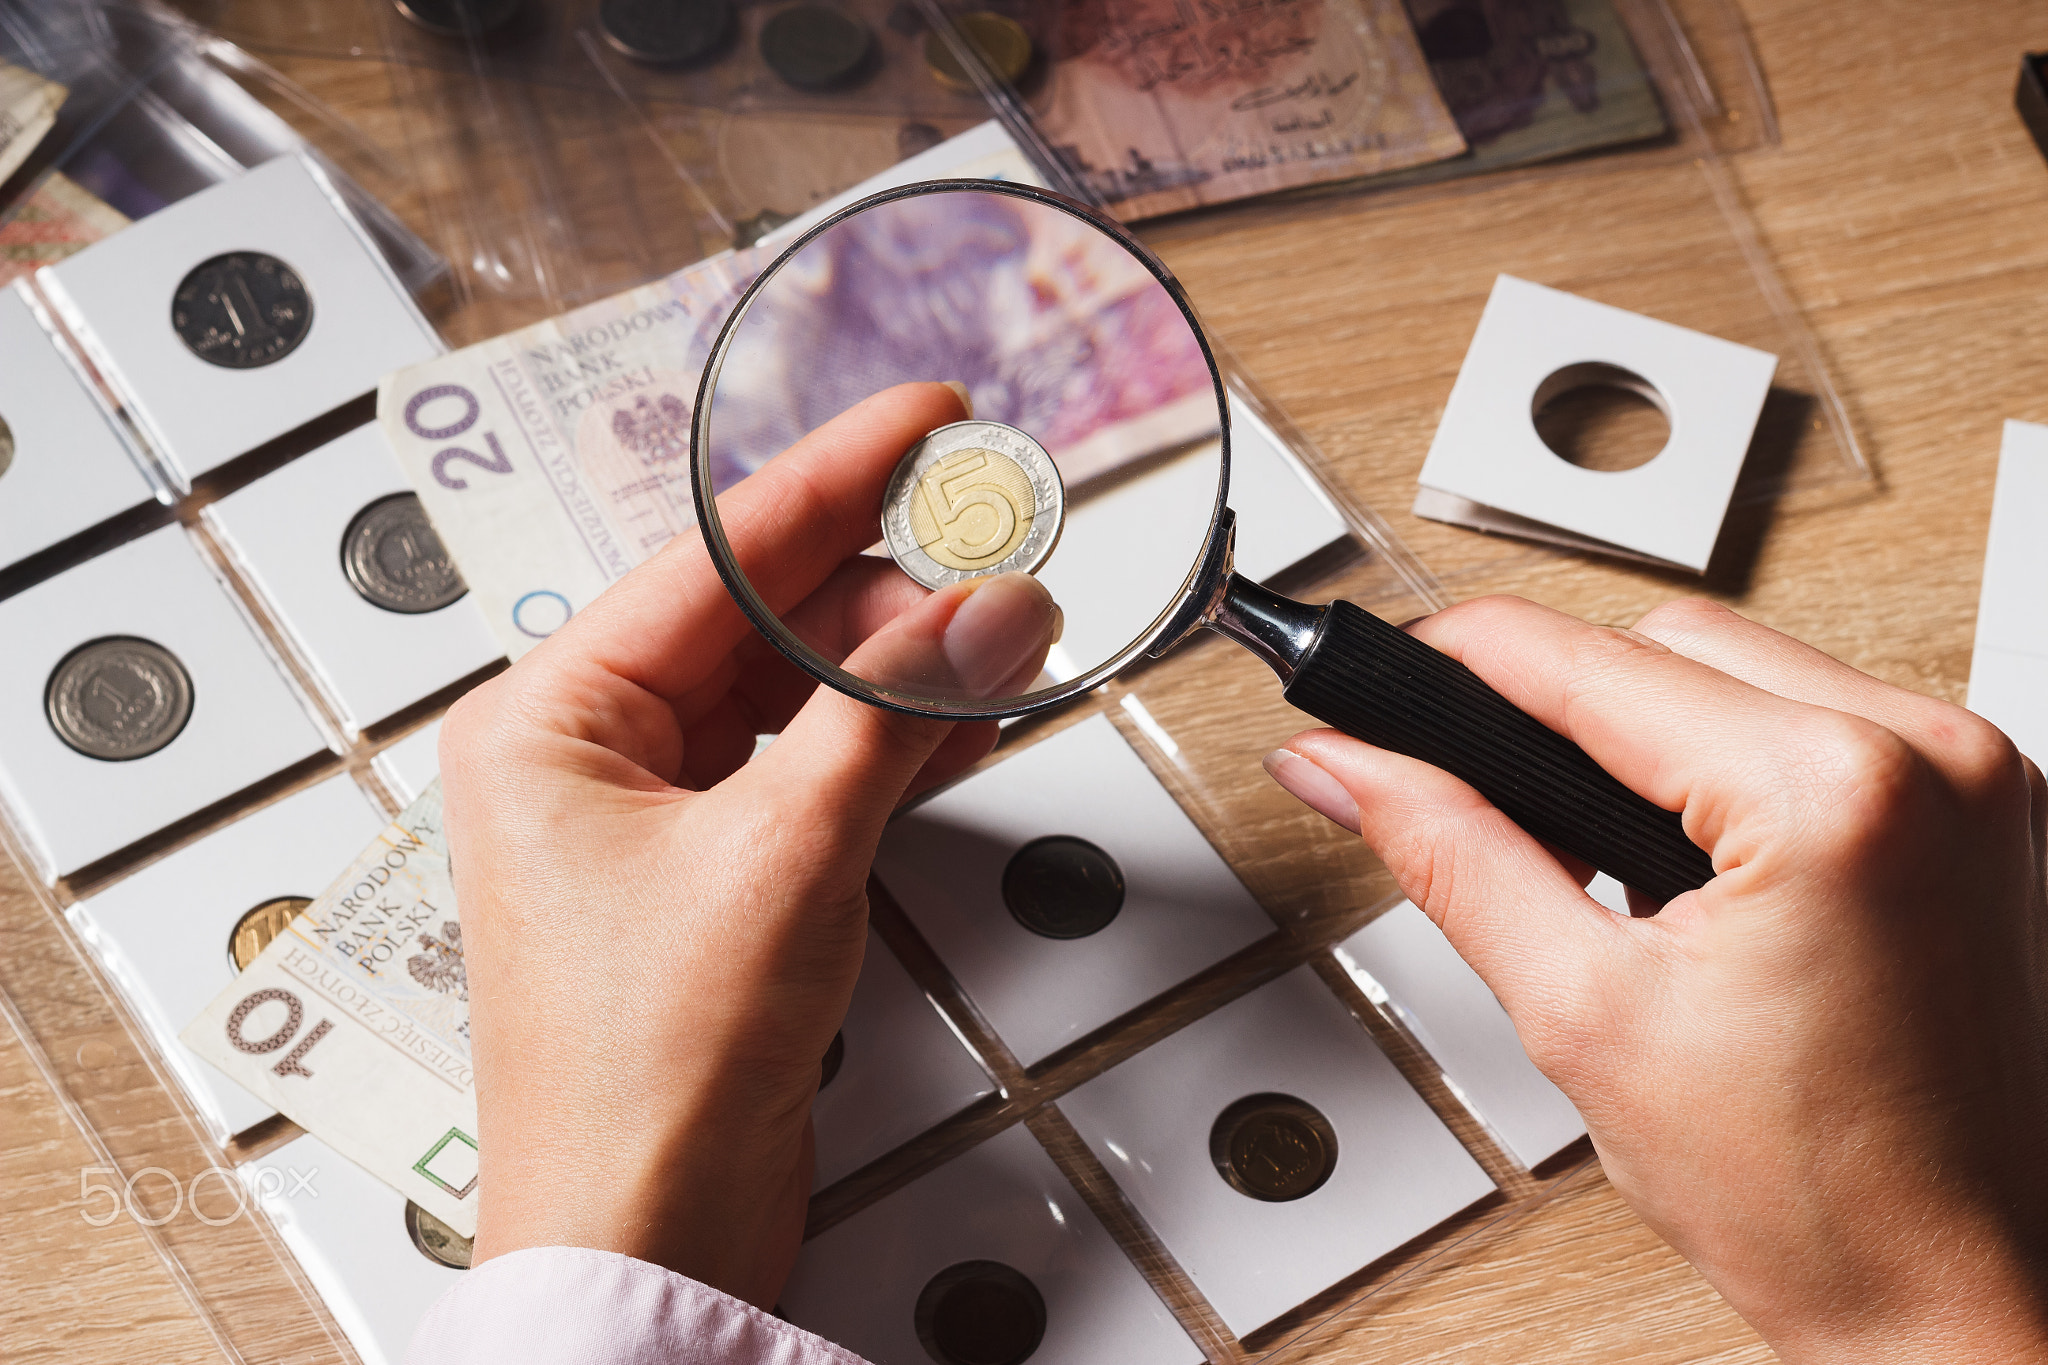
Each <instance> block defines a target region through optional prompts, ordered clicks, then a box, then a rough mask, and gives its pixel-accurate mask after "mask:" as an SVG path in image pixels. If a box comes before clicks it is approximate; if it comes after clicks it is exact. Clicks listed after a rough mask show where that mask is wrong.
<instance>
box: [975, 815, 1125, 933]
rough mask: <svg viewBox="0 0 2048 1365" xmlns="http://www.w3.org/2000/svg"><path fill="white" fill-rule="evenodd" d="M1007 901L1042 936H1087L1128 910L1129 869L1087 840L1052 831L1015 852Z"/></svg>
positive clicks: (1006, 871) (1006, 879) (1007, 872)
mask: <svg viewBox="0 0 2048 1365" xmlns="http://www.w3.org/2000/svg"><path fill="white" fill-rule="evenodd" d="M1003 904H1004V905H1006V906H1008V907H1009V908H1010V914H1011V916H1012V917H1013V918H1014V919H1015V920H1016V921H1017V923H1019V924H1021V925H1023V926H1024V927H1025V928H1026V929H1029V930H1030V931H1031V932H1032V933H1034V934H1037V935H1038V936H1039V937H1040V938H1086V937H1088V935H1090V934H1094V933H1099V932H1101V931H1102V930H1103V929H1105V928H1107V927H1108V925H1109V922H1110V921H1111V920H1113V919H1115V918H1116V914H1117V911H1119V910H1121V909H1123V908H1124V873H1123V869H1122V868H1120V867H1118V866H1117V865H1116V859H1114V858H1112V857H1110V856H1109V855H1108V854H1107V853H1104V852H1103V851H1102V850H1101V849H1099V848H1097V847H1096V846H1095V845H1094V844H1091V843H1089V842H1088V841H1087V840H1086V839H1077V838H1075V837H1074V836H1073V835H1071V834H1048V835H1047V836H1045V837H1044V838H1043V839H1033V840H1032V841H1031V842H1030V843H1028V844H1026V845H1024V847H1022V848H1020V849H1018V850H1017V851H1016V852H1015V853H1013V854H1011V855H1010V861H1009V863H1008V864H1007V865H1006V866H1005V867H1004V868H1003Z"/></svg>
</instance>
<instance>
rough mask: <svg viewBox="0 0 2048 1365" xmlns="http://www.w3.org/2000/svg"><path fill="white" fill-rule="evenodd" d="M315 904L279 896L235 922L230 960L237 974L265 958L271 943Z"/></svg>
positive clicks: (298, 898)
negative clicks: (259, 958) (257, 960)
mask: <svg viewBox="0 0 2048 1365" xmlns="http://www.w3.org/2000/svg"><path fill="white" fill-rule="evenodd" d="M312 903H313V901H312V899H311V898H310V897H307V896H277V897H274V898H273V899H271V900H267V901H265V902H263V903H262V904H261V905H259V906H257V907H256V908H255V909H253V910H250V911H249V912H248V913H247V914H245V915H243V916H242V917H241V918H240V919H239V920H237V921H235V928H234V932H233V933H232V934H230V935H229V936H228V957H229V959H230V960H231V961H233V962H234V964H235V970H236V971H238V972H239V971H242V970H243V969H244V968H246V967H247V966H248V965H249V964H250V963H251V962H254V961H255V960H256V959H257V958H258V957H260V956H262V954H263V950H264V949H265V948H268V947H269V946H270V944H271V940H273V939H275V938H276V937H277V936H278V935H279V934H281V933H283V932H284V931H285V930H286V929H287V928H289V927H290V925H291V922H292V921H293V920H294V919H297V918H298V914H299V911H301V910H303V909H305V908H306V907H307V906H309V905H311V904H312Z"/></svg>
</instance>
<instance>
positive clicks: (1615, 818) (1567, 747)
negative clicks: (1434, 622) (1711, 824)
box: [1287, 602, 1714, 901]
mask: <svg viewBox="0 0 2048 1365" xmlns="http://www.w3.org/2000/svg"><path fill="white" fill-rule="evenodd" d="M1287 700H1288V701H1290V702H1292V703H1293V704H1294V705H1296V706H1298V707H1300V708H1301V709H1302V710H1304V711H1306V712H1308V713H1309V714H1310V715H1312V716H1314V717H1315V718H1316V719H1317V720H1320V721H1323V722H1325V723H1327V724H1330V725H1334V726H1336V727H1337V728H1338V729H1339V730H1342V731H1343V732H1344V733H1345V734H1347V735H1356V736H1357V737H1358V738H1360V739H1362V740H1365V741H1366V742H1367V743H1368V744H1376V745H1378V746H1379V747H1380V748H1382V749H1391V750H1393V751H1394V752H1396V753H1402V754H1407V755H1408V756H1409V757H1411V758H1419V759H1421V760H1422V761H1423V762H1424V763H1427V764H1430V765H1431V766H1432V767H1437V768H1442V769H1443V770H1444V771H1445V772H1447V773H1450V774H1452V775H1453V776H1456V777H1459V778H1462V779H1463V780H1464V781H1465V782H1467V783H1469V784H1471V786H1472V787H1473V788H1475V789H1476V790H1477V791H1478V792H1479V794H1480V795H1482V796H1484V797H1485V798H1486V799H1487V800H1489V801H1491V802H1492V803H1493V804H1494V805H1495V806H1497V807H1499V808H1500V810H1501V811H1502V812H1503V813H1504V814H1505V815H1506V816H1507V817H1508V818H1509V819H1510V820H1513V821H1514V822H1515V823H1516V824H1518V825H1520V826H1521V827H1522V828H1523V829H1525V830H1527V831H1529V833H1531V834H1533V835H1535V836H1536V837H1537V838H1539V839H1542V840H1544V841H1545V842H1547V843H1550V844H1554V845H1556V846H1557V847H1558V848H1561V849H1563V850H1565V851H1566V852H1568V853H1574V854H1577V855H1578V856H1579V857H1581V858H1583V859H1585V860H1586V861H1587V862H1589V863H1591V864H1593V866H1595V867H1597V868H1599V869H1600V870H1601V871H1602V872H1605V873H1607V874H1608V875H1609V876H1611V877H1613V878H1614V879H1615V880H1617V881H1619V882H1621V883H1623V884H1624V885H1626V886H1632V887H1634V888H1635V889H1636V890H1638V891H1641V892H1644V893H1645V894H1647V895H1650V896H1653V897H1655V898H1656V899H1658V900H1660V901H1666V900H1670V899H1671V898H1672V897H1673V896H1676V895H1678V894H1679V893H1681V892H1684V891H1691V890H1694V889H1695V888H1697V887H1700V886H1703V885H1705V884H1706V882H1707V880H1708V879H1709V878H1711V877H1712V876H1713V875H1714V864H1713V861H1712V860H1711V859H1709V858H1708V857H1707V855H1706V853H1705V852H1704V851H1703V850H1701V848H1700V847H1699V846H1698V845H1697V844H1695V843H1693V842H1692V840H1690V839H1688V838H1686V837H1685V828H1684V826H1683V825H1682V824H1681V823H1680V821H1679V818H1678V816H1677V815H1676V814H1675V813H1673V812H1671V811H1668V810H1663V809H1661V808H1659V807H1657V806H1654V805H1652V804H1651V803H1650V802H1648V801H1645V800H1644V799H1643V798H1642V797H1640V796H1637V795H1636V794H1635V793H1634V792H1632V791H1630V790H1629V789H1628V788H1627V787H1624V786H1622V785H1621V783H1619V782H1617V781H1615V780H1614V779H1613V778H1612V777H1609V776H1608V775H1607V773H1606V772H1605V771H1603V770H1602V769H1601V767H1600V765H1599V764H1597V763H1595V762H1594V761H1593V760H1592V759H1590V758H1588V757H1586V753H1585V751H1584V750H1583V749H1581V748H1579V746H1578V745H1576V744H1574V743H1572V742H1571V741H1570V740H1568V739H1566V738H1565V737H1564V736H1563V735H1560V734H1558V733H1557V732H1556V731H1555V730H1552V729H1550V728H1549V727H1547V726H1545V725H1544V724H1542V723H1541V722H1540V721H1537V720H1535V719H1533V718H1531V717H1530V716H1527V715H1525V714H1523V713H1522V712H1521V711H1518V710H1516V709H1515V708H1514V706H1512V705H1510V704H1509V702H1508V701H1507V699H1506V698H1504V697H1502V696H1501V695H1500V693H1498V692H1496V691H1494V690H1493V689H1492V688H1490V687H1488V686H1487V685H1486V684H1485V683H1483V682H1481V681H1480V680H1479V677H1478V675H1477V674H1475V673H1473V672H1472V670H1471V669H1469V668H1467V667H1465V665H1463V664H1461V663H1459V662H1458V661H1457V660H1456V659H1453V658H1452V657H1450V655H1448V654H1442V653H1439V652H1438V651H1436V650H1434V649H1431V648H1430V647H1429V646H1428V645H1426V644H1424V643H1422V641H1420V640H1418V639H1416V638H1415V637H1414V636H1412V635H1409V634H1408V633H1407V632H1405V631H1402V630H1400V629H1398V628H1396V627H1394V626H1391V625H1388V624H1387V623H1386V622H1385V621H1382V620H1380V619H1379V618H1378V617H1377V616H1374V615H1373V614H1372V613H1371V612H1368V611H1365V610H1362V609H1361V608H1359V607H1356V606H1353V605H1352V604H1351V603H1349V602H1332V603H1331V604H1330V606H1329V610H1328V611H1327V612H1326V613H1325V614H1324V616H1323V621H1322V624H1321V625H1320V626H1319V627H1317V630H1316V636H1315V639H1314V641H1313V642H1312V643H1311V644H1310V645H1309V648H1308V651H1307V653H1305V654H1304V655H1303V656H1302V657H1301V661H1300V662H1299V663H1298V664H1296V665H1295V669H1294V676H1293V677H1292V678H1291V679H1289V681H1288V683H1287Z"/></svg>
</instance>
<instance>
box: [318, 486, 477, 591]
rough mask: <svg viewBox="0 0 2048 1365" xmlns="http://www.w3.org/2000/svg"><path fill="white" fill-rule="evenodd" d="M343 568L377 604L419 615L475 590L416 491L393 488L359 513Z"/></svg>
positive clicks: (346, 542) (348, 535)
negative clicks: (430, 518) (465, 581)
mask: <svg viewBox="0 0 2048 1365" xmlns="http://www.w3.org/2000/svg"><path fill="white" fill-rule="evenodd" d="M341 569H342V572H343V573H345V574H347V575H348V581H349V585H350V586H351V587H353V588H354V589H355V590H356V592H357V594H358V595H359V596H361V597H362V599H363V600H364V601H365V602H368V603H369V604H370V605H371V606H373V607H382V608H383V609H384V610H386V611H396V612H403V613H405V614H406V615H408V616H417V615H419V614H420V613H422V612H429V611H439V610H440V609H441V608H443V607H445V606H447V605H448V604H449V603H451V602H454V601H457V600H458V599H460V598H461V596H462V595H463V594H464V593H466V592H468V591H469V585H468V584H467V583H464V582H463V581H462V575H461V573H459V572H458V571H457V570H456V568H455V561H454V560H453V559H451V558H449V555H448V547H447V546H445V545H443V544H442V543H441V537H440V536H438V535H436V534H435V533H434V524H433V523H432V522H430V521H428V520H427V510H426V508H424V507H422V506H420V500H419V498H418V496H416V495H415V494H412V493H393V494H391V495H390V496H389V497H384V498H379V499H377V501H375V502H373V503H371V504H370V505H369V506H368V507H365V508H364V509H363V510H362V511H360V512H358V513H356V515H355V519H354V520H353V521H351V522H349V524H348V530H346V531H344V532H342V536H341Z"/></svg>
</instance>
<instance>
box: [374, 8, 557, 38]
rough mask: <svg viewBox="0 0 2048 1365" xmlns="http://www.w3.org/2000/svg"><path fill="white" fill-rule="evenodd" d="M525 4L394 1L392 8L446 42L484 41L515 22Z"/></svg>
mask: <svg viewBox="0 0 2048 1365" xmlns="http://www.w3.org/2000/svg"><path fill="white" fill-rule="evenodd" d="M523 3H525V0H392V8H394V9H396V10H397V11H398V12H399V13H400V14H402V15H404V16H405V17H406V18H407V19H410V20H411V21H412V22H413V23H415V24H417V25H419V27H421V28H423V29H425V30H426V31H427V32H429V33H438V34H440V35H441V36H442V37H443V38H464V37H469V38H481V37H483V36H484V35H485V34H486V33H492V32H495V31H496V30H498V29H501V28H503V27H505V25H507V24H509V23H511V22H512V20H513V19H514V18H515V17H516V16H517V15H518V13H519V7H520V5H521V4H523Z"/></svg>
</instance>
